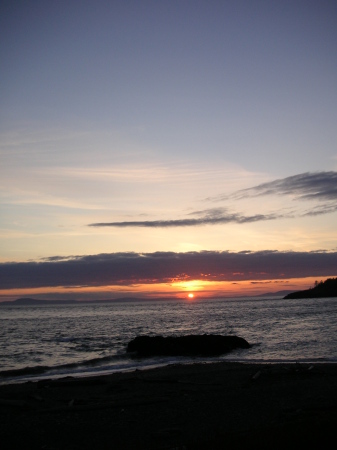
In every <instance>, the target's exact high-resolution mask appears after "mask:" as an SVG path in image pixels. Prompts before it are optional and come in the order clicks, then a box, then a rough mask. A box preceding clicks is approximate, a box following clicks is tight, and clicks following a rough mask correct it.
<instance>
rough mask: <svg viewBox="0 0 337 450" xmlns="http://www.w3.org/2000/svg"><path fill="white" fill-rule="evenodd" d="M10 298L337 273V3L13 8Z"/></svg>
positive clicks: (8, 41)
mask: <svg viewBox="0 0 337 450" xmlns="http://www.w3.org/2000/svg"><path fill="white" fill-rule="evenodd" d="M0 61H1V63H0V64H1V75H0V77H1V83H0V98H1V102H0V199H1V211H0V301H1V300H13V299H15V298H18V297H22V296H31V297H32V296H33V297H34V298H44V299H55V298H69V299H70V298H76V299H82V300H88V299H103V298H104V299H105V298H119V297H145V298H157V297H178V298H186V296H187V295H188V293H190V292H192V293H194V294H195V297H199V298H203V297H216V296H224V297H226V296H227V297H228V296H242V295H259V294H261V293H265V292H277V291H281V290H298V289H306V288H308V287H311V286H312V285H313V284H314V282H315V280H322V279H325V278H328V277H333V276H337V233H336V224H337V127H336V118H337V83H336V80H337V4H336V3H335V2H332V1H328V0H321V1H319V2H318V1H311V0H305V1H304V0H303V1H300V0H293V1H287V0H284V1H282V2H281V1H273V0H269V1H263V0H261V1H259V0H235V1H234V0H233V1H232V0H228V1H226V0H222V1H220V0H207V1H205V0H200V1H198V0H194V1H191V0H179V1H175V0H170V1H166V0H162V1H151V0H138V1H135V0H129V1H128V0H124V1H119V0H110V1H105V0H96V1H91V0H81V1H77V0H67V1H64V0H60V1H58V2H53V1H49V0H47V1H46V0H44V1H39V0H35V1H34V2H25V1H21V0H11V1H8V0H4V1H2V2H1V6H0Z"/></svg>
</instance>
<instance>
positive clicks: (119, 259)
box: [0, 250, 337, 289]
mask: <svg viewBox="0 0 337 450" xmlns="http://www.w3.org/2000/svg"><path fill="white" fill-rule="evenodd" d="M336 270H337V252H324V251H319V252H279V251H271V250H266V251H259V252H251V251H247V252H239V253H232V252H227V251H222V252H220V251H202V252H186V253H175V252H155V253H134V252H130V253H109V254H98V255H89V256H70V257H68V258H64V257H57V256H53V257H50V258H48V259H45V260H42V261H30V262H20V263H17V262H12V263H1V264H0V289H15V288H36V287H56V286H63V287H79V286H89V287H97V286H109V285H110V286H113V285H119V286H131V285H134V284H149V285H150V284H154V283H173V282H174V281H188V280H205V281H206V280H207V281H244V280H270V279H287V278H301V277H310V276H317V277H320V276H336V275H337V274H336Z"/></svg>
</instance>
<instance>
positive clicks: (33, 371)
mask: <svg viewBox="0 0 337 450" xmlns="http://www.w3.org/2000/svg"><path fill="white" fill-rule="evenodd" d="M125 357H126V355H125ZM121 359H124V358H123V355H118V356H116V355H113V356H102V357H100V358H92V359H88V360H83V361H77V362H73V363H68V364H61V365H58V366H27V367H22V368H20V369H7V370H1V371H0V378H13V377H22V376H28V375H42V374H45V373H47V372H54V371H60V370H67V369H74V368H80V367H83V368H85V367H94V366H99V365H102V364H103V363H107V362H112V361H117V360H121Z"/></svg>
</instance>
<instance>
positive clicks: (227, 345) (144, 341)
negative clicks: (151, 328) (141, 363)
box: [127, 334, 250, 356]
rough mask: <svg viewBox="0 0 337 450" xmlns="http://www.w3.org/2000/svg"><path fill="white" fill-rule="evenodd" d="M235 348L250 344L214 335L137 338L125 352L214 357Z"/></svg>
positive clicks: (150, 354)
mask: <svg viewBox="0 0 337 450" xmlns="http://www.w3.org/2000/svg"><path fill="white" fill-rule="evenodd" d="M236 348H250V344H249V343H248V342H247V341H246V340H245V339H243V338H241V337H238V336H221V335H216V334H202V335H187V336H169V337H164V336H137V337H136V338H135V339H133V340H132V341H130V342H129V343H128V346H127V352H137V353H138V355H140V356H159V355H166V356H192V355H202V356H215V355H222V354H224V353H229V352H230V351H231V350H234V349H236Z"/></svg>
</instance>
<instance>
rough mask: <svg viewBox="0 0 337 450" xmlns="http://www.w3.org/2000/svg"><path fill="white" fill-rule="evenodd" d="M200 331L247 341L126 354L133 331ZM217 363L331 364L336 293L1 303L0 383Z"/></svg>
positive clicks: (336, 357) (336, 354)
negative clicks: (164, 353)
mask: <svg viewBox="0 0 337 450" xmlns="http://www.w3.org/2000/svg"><path fill="white" fill-rule="evenodd" d="M204 333H206V334H222V335H236V336H240V337H243V338H244V339H246V340H247V341H248V342H249V343H250V344H251V345H252V347H251V348H249V349H239V350H235V351H233V352H231V353H229V354H225V355H222V356H220V357H212V358H205V357H203V358H199V357H193V358H187V357H152V358H146V359H144V358H138V357H136V356H135V355H132V354H128V353H127V352H126V346H127V343H128V342H129V341H130V340H131V339H133V338H134V337H136V336H138V335H164V336H178V335H185V334H204ZM216 361H239V362H252V363H254V362H255V363H258V362H270V363H275V362H308V363H315V362H320V363H327V362H329V363H331V362H332V363H334V362H337V298H320V299H299V300H290V299H289V300H285V299H279V298H245V299H242V298H241V299H212V300H193V301H188V300H170V301H163V300H160V301H159V300H158V301H155V300H151V301H141V302H140V301H138V302H125V303H123V302H112V303H109V304H95V303H94V302H92V303H85V304H70V305H41V306H28V305H25V306H18V305H16V306H14V305H13V306H0V384H5V383H13V382H23V381H28V380H32V381H34V380H39V379H43V378H56V377H64V376H88V375H97V374H104V373H113V372H118V371H130V370H135V369H146V368H151V367H158V366H163V365H167V364H175V363H186V364H187V363H188V364H190V363H194V362H216Z"/></svg>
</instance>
